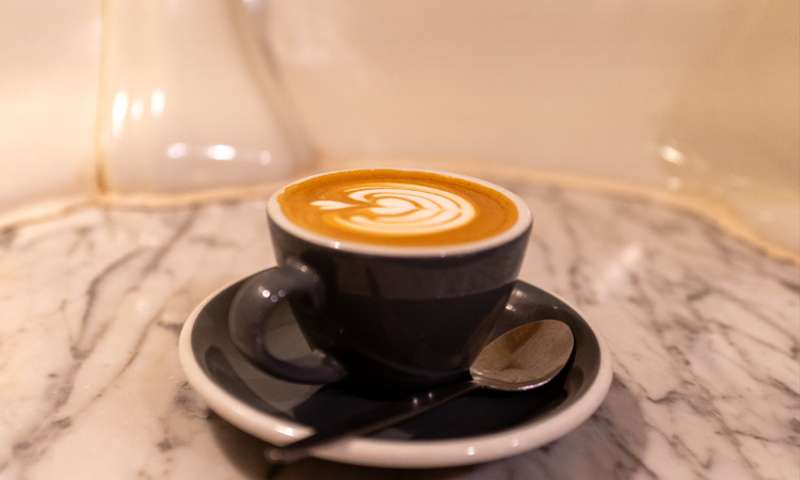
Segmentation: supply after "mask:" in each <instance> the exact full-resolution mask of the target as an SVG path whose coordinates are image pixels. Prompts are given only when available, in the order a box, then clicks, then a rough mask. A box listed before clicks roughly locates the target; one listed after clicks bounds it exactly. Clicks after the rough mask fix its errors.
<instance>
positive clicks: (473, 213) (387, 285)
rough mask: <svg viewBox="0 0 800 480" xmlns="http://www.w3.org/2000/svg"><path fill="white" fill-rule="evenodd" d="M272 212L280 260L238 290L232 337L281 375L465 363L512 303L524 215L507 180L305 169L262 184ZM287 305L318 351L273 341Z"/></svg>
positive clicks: (423, 378) (326, 376)
mask: <svg viewBox="0 0 800 480" xmlns="http://www.w3.org/2000/svg"><path fill="white" fill-rule="evenodd" d="M267 220H268V225H269V230H270V235H271V237H272V246H273V249H274V251H275V258H276V260H277V266H276V267H273V268H269V269H267V270H265V271H262V272H259V273H257V274H255V275H253V276H251V277H250V278H249V279H248V280H247V281H246V282H244V283H243V284H242V286H241V287H240V288H239V290H238V292H237V293H236V296H235V298H234V300H233V302H232V305H231V309H230V312H229V319H228V327H229V332H230V335H231V339H232V341H233V343H234V345H236V347H237V349H238V350H239V351H240V352H241V353H242V354H243V355H244V356H245V357H246V358H248V359H249V360H250V361H251V362H252V363H253V364H255V365H256V366H258V367H259V368H260V369H262V370H263V371H265V372H267V373H269V374H270V375H273V376H275V377H278V378H282V379H285V380H289V381H293V382H299V383H331V382H336V381H340V380H343V379H345V378H347V379H349V380H352V381H354V382H358V383H367V384H369V385H375V386H384V387H389V388H417V387H425V386H429V385H432V384H436V383H441V382H446V381H448V380H452V379H455V378H458V377H460V376H462V375H464V373H465V372H466V371H467V370H468V368H469V366H470V364H471V363H472V361H473V360H474V358H475V357H476V355H477V354H478V353H479V351H480V349H481V348H482V347H483V346H484V345H485V344H486V343H487V342H488V341H490V340H491V338H490V337H491V335H492V332H493V330H494V328H495V323H496V322H497V319H498V318H499V316H500V313H501V312H502V311H503V310H504V309H505V307H506V305H507V302H508V299H509V295H510V293H511V291H512V289H513V288H514V285H515V283H516V281H517V276H518V274H519V270H520V266H521V264H522V260H523V257H524V254H525V250H526V247H527V244H528V237H529V235H530V231H531V225H532V218H531V214H530V211H529V210H528V208H527V206H526V205H525V203H524V202H523V201H522V200H521V199H520V198H519V197H518V196H517V195H515V194H513V193H511V192H509V191H508V190H506V189H504V188H502V187H500V186H497V185H493V184H491V183H489V182H486V181H484V180H480V179H477V178H471V177H466V176H462V175H457V174H452V173H445V172H438V171H432V170H422V169H353V170H343V171H336V172H327V173H323V174H319V175H314V176H311V177H307V178H304V179H301V180H298V181H296V182H293V183H291V184H289V185H287V186H285V187H283V188H281V189H280V190H278V191H277V192H275V194H273V195H272V196H271V198H270V199H269V202H268V207H267ZM282 304H288V305H289V306H290V307H291V311H292V313H293V314H294V317H295V319H296V321H297V323H298V325H299V327H300V330H301V331H302V333H303V335H304V337H305V339H306V340H307V342H308V343H309V345H310V346H311V347H312V348H313V352H314V353H313V355H311V356H308V357H305V358H302V359H295V360H289V359H285V358H280V357H279V356H278V355H276V354H275V353H274V352H272V351H271V347H270V345H269V342H267V341H266V339H267V332H268V331H269V324H270V322H271V320H272V319H273V318H274V317H275V316H276V315H275V312H276V310H277V309H278V307H279V306H280V305H282Z"/></svg>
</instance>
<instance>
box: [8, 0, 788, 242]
mask: <svg viewBox="0 0 800 480" xmlns="http://www.w3.org/2000/svg"><path fill="white" fill-rule="evenodd" d="M798 5H799V4H798V2H796V1H794V0H770V1H767V0H758V1H750V0H708V1H704V2H694V1H689V0H670V1H668V2H659V3H643V2H639V1H635V0H617V1H607V0H573V1H569V2H561V1H555V0H547V1H545V0H507V1H504V2H494V3H492V4H487V3H486V2H482V1H478V0H462V1H456V0H444V1H439V2H429V1H422V0H418V1H408V2H397V1H393V0H329V1H324V2H317V1H314V2H312V1H310V0H293V1H288V0H281V1H271V2H264V1H262V0H246V1H242V2H238V1H227V2H224V1H216V0H203V1H196V2H191V1H188V0H170V1H167V0H160V1H156V0H148V1H142V2H126V1H123V0H105V1H102V2H101V0H95V1H88V0H79V1H75V2H70V5H69V8H68V7H67V6H65V5H62V2H52V3H51V4H48V6H47V7H46V8H42V6H41V4H38V5H37V6H35V7H34V6H29V3H28V2H23V1H21V0H12V1H11V2H5V3H3V4H2V6H0V18H2V20H0V21H2V22H3V28H0V40H2V42H0V56H1V57H2V58H3V62H2V70H3V71H2V76H0V85H2V88H0V99H2V102H3V105H4V108H3V109H0V125H2V127H3V128H2V129H0V132H2V133H0V148H2V149H3V152H4V153H5V155H4V156H3V158H2V159H1V160H0V212H5V213H8V212H9V211H14V210H17V209H19V208H20V207H21V206H23V205H30V204H40V203H41V202H44V201H50V200H54V199H55V200H59V201H61V200H63V199H75V198H80V197H85V196H87V195H89V194H91V193H92V191H93V188H94V187H95V186H96V185H99V186H100V188H102V189H105V190H106V191H111V192H114V193H121V194H143V193H144V194H152V193H167V194H169V193H185V192H191V191H197V190H206V189H216V188H224V187H230V186H236V185H242V184H254V183H260V182H266V181H271V180H275V179H279V178H285V177H286V176H289V175H293V174H295V173H296V172H299V171H303V170H306V169H308V168H309V167H311V165H312V164H313V159H314V158H315V156H323V157H327V158H336V159H347V160H353V159H361V160H362V161H364V162H370V163H375V162H382V161H385V160H397V159H401V160H403V161H410V162H417V163H420V162H425V163H429V162H431V161H434V162H435V161H438V160H444V161H450V162H452V161H454V160H455V161H467V160H468V161H471V162H478V163H483V164H485V165H488V166H495V165H500V164H503V163H506V164H511V165H521V166H528V167H532V168H535V169H537V170H539V171H555V172H565V173H569V174H577V175H586V176H591V177H602V178H607V179H611V180H613V181H619V182H622V183H625V184H637V185H644V186H648V187H650V188H654V189H661V190H671V191H676V192H686V193H687V194H690V195H695V196H702V197H707V198H709V199H711V200H713V201H719V202H724V203H725V204H726V205H728V206H729V207H730V209H731V211H732V212H734V214H737V215H742V216H743V217H745V218H747V219H748V222H750V224H751V225H753V226H754V228H756V229H760V230H763V231H765V232H767V233H768V235H769V236H772V237H774V238H776V239H778V240H779V241H781V242H782V243H784V244H785V245H790V246H792V245H795V244H796V243H797V242H800V224H798V222H791V221H788V222H787V221H786V219H787V218H791V216H792V215H793V214H795V213H798V206H797V205H798V204H800V196H798V195H800V194H798V189H797V182H798V181H800V178H798V177H800V133H798V132H800V120H798V115H800V113H799V112H800V99H799V98H798V89H800V73H799V72H798V68H800V65H799V64H798V62H800V60H798V59H799V58H800V36H799V35H798V30H800V26H798V18H799V17H800V12H798ZM793 242H794V243H793ZM797 246H798V248H800V244H798V245H797Z"/></svg>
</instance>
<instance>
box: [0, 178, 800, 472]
mask: <svg viewBox="0 0 800 480" xmlns="http://www.w3.org/2000/svg"><path fill="white" fill-rule="evenodd" d="M503 183H504V184H505V185H507V186H508V187H510V188H511V189H513V190H515V191H516V192H518V193H519V194H521V195H522V196H523V197H524V198H525V199H526V200H527V201H528V202H529V203H530V205H531V206H532V208H533V211H534V215H535V222H536V224H535V228H534V230H535V234H534V236H533V238H532V240H531V245H530V249H529V254H528V259H527V261H526V264H525V266H524V268H523V272H522V277H523V278H525V279H527V280H530V281H532V282H535V283H537V284H538V285H541V286H542V287H544V288H547V289H551V290H552V291H554V292H556V293H558V294H560V295H562V296H563V297H564V298H566V299H567V300H568V301H571V302H575V304H577V305H578V306H579V307H581V308H582V309H583V310H584V312H585V313H586V314H587V316H588V318H589V319H590V320H592V321H593V323H594V325H595V327H596V328H597V330H598V331H599V332H600V333H601V334H602V335H604V336H605V338H606V339H607V341H608V343H609V346H610V349H611V351H612V353H613V355H614V358H615V365H616V379H615V381H614V384H613V386H612V389H611V392H610V394H609V397H608V399H607V400H606V402H605V404H604V405H603V406H602V407H601V409H600V410H599V411H598V413H597V414H596V415H595V416H593V417H592V418H591V419H590V420H589V421H587V422H586V423H585V424H584V425H582V426H581V427H579V428H578V429H577V430H576V431H574V432H572V433H571V434H569V435H567V436H566V437H564V438H563V439H561V440H559V441H557V442H554V443H553V444H551V445H550V446H547V447H545V448H542V449H539V450H537V451H533V452H529V453H527V454H524V455H520V456H517V457H513V458H510V459H507V460H504V461H498V462H494V463H490V464H485V465H478V466H473V467H465V468H459V469H449V470H436V471H424V472H401V471H389V470H378V469H368V468H357V467H351V466H346V465H337V464H333V463H328V462H323V461H316V460H312V461H307V462H304V463H301V464H298V465H293V466H289V467H284V468H271V469H270V468H268V467H267V466H266V465H265V464H264V463H263V462H262V461H261V457H260V453H259V452H260V450H259V442H258V441H257V440H255V439H252V438H251V437H248V436H247V435H245V434H242V433H240V432H238V431H236V430H235V429H233V428H232V427H231V426H229V425H228V424H227V423H225V422H223V421H222V420H221V419H219V418H218V417H217V416H216V415H214V414H213V413H212V412H210V411H209V410H208V409H207V407H206V406H205V405H204V403H203V401H202V400H201V399H200V398H199V397H198V396H197V395H196V394H195V393H194V392H193V391H192V390H191V389H190V388H189V387H188V386H187V385H186V383H185V381H184V377H183V374H182V372H181V369H180V367H179V365H178V358H177V351H176V342H177V333H178V330H179V328H180V326H181V324H182V322H183V320H184V318H185V317H186V315H187V314H188V312H189V311H190V310H191V309H192V307H193V306H194V305H195V304H197V303H198V302H199V301H200V300H201V299H202V298H203V297H205V296H206V295H207V294H208V293H209V292H211V291H212V290H214V289H215V288H217V287H218V286H220V285H222V284H224V283H226V282H228V281H231V280H233V279H235V278H237V277H240V276H242V275H244V274H246V273H249V272H252V271H254V270H256V269H258V268H260V267H262V266H266V265H269V264H270V263H271V262H272V261H273V258H272V254H271V252H270V249H269V245H268V239H267V235H266V228H265V222H264V202H263V201H249V202H228V203H220V204H211V205H206V206H202V207H181V208H172V209H161V210H147V209H130V208H129V209H94V208H87V209H84V210H81V211H78V212H73V213H70V214H68V215H66V216H64V217H63V218H60V219H57V220H53V221H50V222H47V223H42V224H38V225H29V226H25V227H19V228H8V229H5V230H3V231H2V232H1V233H0V250H1V251H2V255H0V306H1V307H2V312H3V314H4V318H3V321H2V322H0V405H2V408H0V479H2V480H11V479H27V480H38V479H50V478H115V479H127V478H130V479H150V478H152V479H155V478H158V479H162V478H173V479H179V478H215V479H216V478H232V479H234V478H264V477H265V476H266V477H268V478H274V479H278V480H289V479H305V478H348V479H349V478H356V479H359V478H363V479H373V478H437V479H444V478H448V479H453V478H465V479H489V478H492V479H493V478H520V479H528V478H537V479H562V478H564V479H584V478H621V479H657V478H658V479H683V478H709V479H726V480H727V479H734V478H736V479H738V478H758V479H787V480H788V479H797V478H798V475H800V455H798V450H799V449H800V415H799V414H798V412H800V365H798V356H800V338H799V337H800V298H799V297H800V278H799V277H800V270H798V268H797V266H796V265H792V264H787V263H781V262H778V261H775V260H771V259H769V258H767V257H765V256H764V255H762V254H761V253H760V252H759V251H756V250H754V249H753V248H751V247H750V246H748V245H745V244H743V243H741V242H739V241H738V240H735V239H732V238H730V237H728V236H726V235H725V234H723V233H721V232H720V231H718V230H717V229H716V228H714V227H713V226H710V225H709V224H708V223H706V222H705V221H703V220H701V219H699V218H697V217H694V216H692V215H688V214H686V213H683V212H680V211H676V210H673V209H670V208H667V207H664V206H661V205H658V204H653V203H650V202H647V201H643V200H640V199H630V198H624V197H612V196H604V195H598V194H591V193H581V192H572V191H565V190H562V189H559V188H556V187H551V186H542V185H531V184H524V183H521V182H514V181H510V182H503Z"/></svg>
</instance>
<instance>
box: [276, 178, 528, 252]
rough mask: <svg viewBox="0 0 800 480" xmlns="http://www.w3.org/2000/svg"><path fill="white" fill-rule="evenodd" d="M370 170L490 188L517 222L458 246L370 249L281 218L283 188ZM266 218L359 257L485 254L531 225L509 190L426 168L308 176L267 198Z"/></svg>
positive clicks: (317, 242) (309, 239)
mask: <svg viewBox="0 0 800 480" xmlns="http://www.w3.org/2000/svg"><path fill="white" fill-rule="evenodd" d="M370 170H394V171H401V172H421V173H433V174H438V175H443V176H446V177H453V178H458V179H461V180H466V181H469V182H474V183H477V184H479V185H483V186H484V187H487V188H490V189H492V190H495V191H497V192H499V193H500V194H502V195H505V196H506V197H507V198H508V199H509V200H511V201H512V202H513V203H514V206H515V207H516V208H517V221H516V222H515V223H514V225H512V226H511V227H510V228H508V229H506V230H505V231H503V232H502V233H500V234H498V235H495V236H493V237H489V238H486V239H483V240H478V241H474V242H467V243H460V244H456V245H437V246H409V247H394V246H389V245H374V244H371V243H364V242H354V241H350V240H338V239H336V238H333V237H329V236H327V235H321V234H318V233H314V232H311V231H310V230H308V229H305V228H303V227H300V226H299V225H296V224H294V223H292V221H291V220H289V219H288V218H287V217H286V215H284V213H283V210H282V209H281V206H280V204H279V203H278V196H279V195H280V194H281V193H283V192H284V191H285V190H286V188H288V187H290V186H292V185H296V184H298V183H302V182H305V181H307V180H311V179H312V178H317V177H321V176H325V175H330V174H334V173H346V172H361V171H370ZM267 215H268V216H269V218H270V220H272V221H273V222H275V223H276V224H277V225H278V226H279V227H280V228H282V229H283V230H285V231H287V232H289V233H290V234H292V235H294V236H296V237H298V238H301V239H303V240H305V241H307V242H309V243H313V244H315V245H319V246H322V247H327V248H330V249H333V250H340V251H345V252H351V253H360V254H367V255H377V256H387V257H444V256H452V255H465V254H470V253H475V252H480V251H484V250H489V249H491V248H493V247H497V246H499V245H503V244H505V243H507V242H510V241H511V240H513V239H515V238H517V237H519V236H520V235H522V234H523V233H525V231H526V230H528V228H530V226H531V224H532V223H533V216H532V214H531V211H530V209H529V208H528V206H527V205H526V204H525V202H524V201H522V199H521V198H520V197H519V196H518V195H516V194H515V193H513V192H510V191H509V190H507V189H505V188H503V187H501V186H499V185H495V184H493V183H491V182H488V181H486V180H483V179H480V178H475V177H471V176H468V175H461V174H458V173H452V172H446V171H442V170H435V169H429V168H411V167H382V166H375V167H361V168H358V167H357V168H345V169H337V170H326V171H324V172H319V173H315V174H314V175H308V176H306V177H303V178H300V179H297V180H294V181H292V182H290V183H287V184H286V185H284V186H282V187H281V188H279V189H278V190H276V191H275V192H274V193H273V194H272V195H271V196H270V198H269V201H268V202H267Z"/></svg>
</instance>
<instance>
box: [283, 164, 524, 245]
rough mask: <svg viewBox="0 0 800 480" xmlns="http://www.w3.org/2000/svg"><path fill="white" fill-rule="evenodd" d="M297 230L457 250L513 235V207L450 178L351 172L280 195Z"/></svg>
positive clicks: (481, 188)
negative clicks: (299, 228)
mask: <svg viewBox="0 0 800 480" xmlns="http://www.w3.org/2000/svg"><path fill="white" fill-rule="evenodd" d="M278 203H279V205H280V208H281V210H282V212H283V214H284V215H285V216H286V218H287V219H288V220H289V221H291V222H292V223H294V224H296V225H298V226H300V227H302V228H304V229H307V230H309V231H311V232H313V233H316V234H319V235H323V236H326V237H330V238H332V239H336V240H345V241H353V242H361V243H368V244H373V245H383V246H437V245H443V246H444V245H447V246H451V245H459V244H463V243H469V242H475V241H480V240H484V239H488V238H490V237H493V236H495V235H498V234H500V233H502V232H504V231H506V230H508V229H509V228H511V227H512V226H513V225H514V224H515V223H516V221H517V218H518V216H519V213H518V212H517V207H516V205H515V204H514V202H513V201H512V200H511V199H509V198H508V197H507V196H506V195H504V194H502V193H501V192H499V191H497V190H495V189H493V188H491V187H488V186H484V185H482V184H479V183H476V182H472V181H469V180H465V179H462V178H459V177H451V176H447V175H444V174H438V173H430V172H420V171H405V170H391V169H378V170H351V171H346V172H335V173H330V174H324V175H320V176H316V177H312V178H309V179H307V180H304V181H302V182H300V183H295V184H292V185H289V186H288V187H286V188H285V189H284V191H283V192H282V193H280V194H279V195H278Z"/></svg>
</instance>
